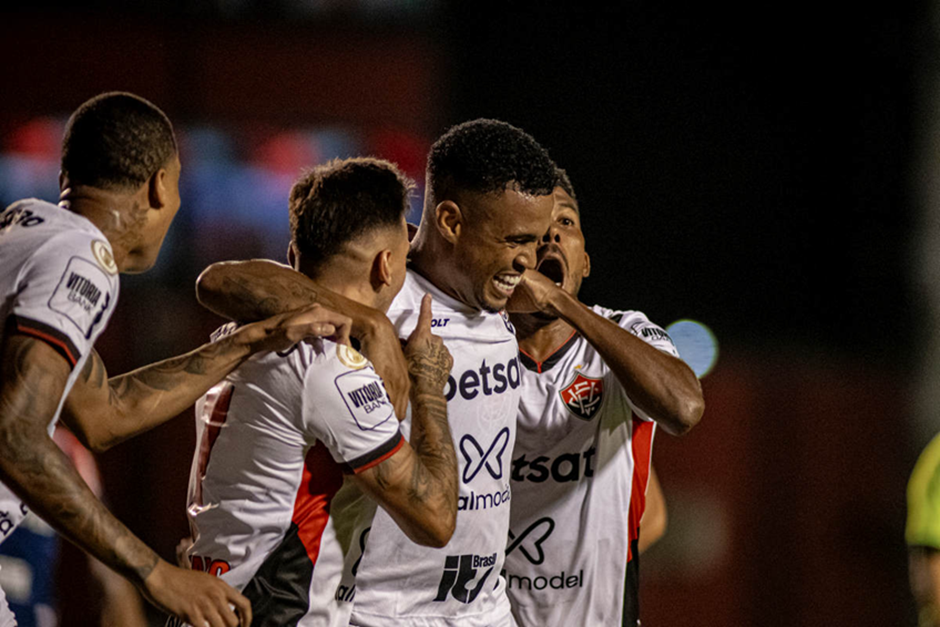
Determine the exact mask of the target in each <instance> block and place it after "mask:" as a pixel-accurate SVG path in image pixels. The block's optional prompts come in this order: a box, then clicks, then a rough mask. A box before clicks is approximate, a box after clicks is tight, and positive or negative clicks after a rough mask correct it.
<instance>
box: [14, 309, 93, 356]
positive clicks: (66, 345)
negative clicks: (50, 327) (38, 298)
mask: <svg viewBox="0 0 940 627" xmlns="http://www.w3.org/2000/svg"><path fill="white" fill-rule="evenodd" d="M16 330H17V331H18V332H20V333H22V334H24V335H31V336H33V337H35V338H37V339H40V340H42V341H44V342H46V343H47V344H49V345H51V346H52V348H54V349H55V350H56V352H57V353H59V354H60V355H62V356H63V357H65V360H66V361H68V362H69V365H70V366H71V367H72V368H74V367H75V364H77V363H78V355H77V353H76V352H75V347H74V346H72V343H71V342H69V341H68V340H66V339H62V338H59V337H56V336H54V335H53V334H52V333H49V332H47V331H44V330H40V329H37V328H35V327H32V326H27V325H25V324H23V319H22V318H18V319H17V321H16Z"/></svg>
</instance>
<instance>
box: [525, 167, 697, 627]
mask: <svg viewBox="0 0 940 627" xmlns="http://www.w3.org/2000/svg"><path fill="white" fill-rule="evenodd" d="M554 198H555V205H554V209H553V211H552V223H551V227H550V228H549V229H548V230H547V232H546V233H545V236H544V237H543V238H542V240H541V243H540V246H539V250H538V268H537V271H528V272H526V273H525V276H524V278H523V281H522V283H520V285H519V287H517V288H516V292H515V294H514V295H513V298H512V300H511V301H510V304H509V309H510V311H512V312H514V313H513V314H512V315H511V320H512V323H513V325H514V326H515V327H516V334H517V337H518V338H519V354H520V360H521V362H522V364H523V375H522V401H521V403H520V406H519V415H518V423H517V431H518V434H517V438H516V447H515V449H514V451H513V461H512V509H511V521H512V522H511V531H510V535H509V545H508V547H507V549H506V553H507V555H506V577H507V586H508V592H509V598H510V600H511V601H512V608H513V615H514V616H515V619H516V621H517V623H518V624H519V626H520V627H555V626H558V627H562V626H567V625H614V624H622V625H625V626H627V625H629V626H630V627H635V626H636V625H637V624H638V607H637V591H638V588H637V561H638V560H637V557H638V546H637V536H638V532H639V526H640V518H641V516H642V515H643V509H644V498H645V494H646V488H647V480H648V477H649V472H650V453H651V447H652V443H653V433H654V431H655V429H656V426H657V425H661V426H662V427H663V428H664V429H665V430H666V431H667V432H669V433H671V434H675V435H678V434H682V433H685V432H686V431H688V430H689V429H691V428H692V426H694V425H695V424H696V423H697V422H698V421H699V419H700V418H701V415H702V412H703V410H704V403H703V400H702V393H701V389H700V386H699V382H698V380H697V379H696V377H695V375H694V374H693V372H692V370H691V369H690V368H689V367H688V366H686V365H685V363H683V362H682V361H680V360H679V359H678V353H677V352H676V349H675V346H673V344H672V341H671V340H670V339H669V337H668V336H667V335H666V332H665V331H663V329H661V328H660V327H658V326H656V325H655V324H653V323H652V322H650V321H649V320H648V319H647V317H646V316H645V315H643V314H642V313H640V312H637V311H615V310H611V309H606V308H603V307H600V306H594V307H587V306H585V305H583V304H582V303H581V302H580V301H578V299H577V295H578V291H579V290H580V288H581V282H582V280H583V279H584V278H586V277H587V276H588V275H589V274H590V269H591V264H590V258H589V256H588V254H587V252H585V247H584V235H583V234H582V232H581V214H580V210H579V208H578V203H577V200H576V198H575V195H574V190H573V189H572V187H571V183H570V181H569V180H568V177H567V175H565V173H564V172H563V171H561V170H559V184H558V187H556V188H555V190H554Z"/></svg>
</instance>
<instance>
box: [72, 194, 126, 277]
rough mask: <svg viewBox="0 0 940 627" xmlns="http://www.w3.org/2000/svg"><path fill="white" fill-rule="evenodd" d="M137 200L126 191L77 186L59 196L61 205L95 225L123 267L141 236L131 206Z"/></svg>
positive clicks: (115, 260) (115, 259)
mask: <svg viewBox="0 0 940 627" xmlns="http://www.w3.org/2000/svg"><path fill="white" fill-rule="evenodd" d="M135 202H136V199H135V198H133V197H131V196H128V195H127V194H123V193H116V192H109V191H106V190H102V189H98V188H94V187H88V186H83V185H78V186H74V187H67V188H65V189H64V190H62V192H61V194H60V195H59V206H60V207H62V208H64V209H67V210H69V211H71V212H72V213H75V214H77V215H80V216H82V217H83V218H85V219H86V220H88V221H89V222H91V223H92V224H94V225H95V226H96V227H98V230H99V231H101V233H102V234H103V235H104V236H105V238H106V239H107V240H108V243H109V244H111V251H112V253H113V254H114V262H115V263H116V264H117V267H118V268H121V269H123V268H124V264H125V262H126V260H127V257H128V253H129V251H130V250H132V249H133V248H134V246H135V245H136V241H137V239H138V233H137V225H136V223H135V220H134V219H133V218H131V217H129V216H130V215H133V214H137V213H139V211H129V210H128V206H129V205H130V204H133V203H135Z"/></svg>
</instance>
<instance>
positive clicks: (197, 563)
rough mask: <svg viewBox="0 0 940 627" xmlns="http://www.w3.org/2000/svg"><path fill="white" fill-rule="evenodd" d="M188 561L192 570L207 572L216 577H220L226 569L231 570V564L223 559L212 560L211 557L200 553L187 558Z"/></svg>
mask: <svg viewBox="0 0 940 627" xmlns="http://www.w3.org/2000/svg"><path fill="white" fill-rule="evenodd" d="M189 562H190V564H191V565H192V569H193V570H199V571H202V572H204V573H209V574H210V575H214V576H216V577H221V576H222V575H224V574H225V573H227V572H228V571H230V570H232V566H231V564H229V563H228V562H226V561H225V560H214V559H212V558H211V557H205V556H202V555H193V556H191V557H190V558H189Z"/></svg>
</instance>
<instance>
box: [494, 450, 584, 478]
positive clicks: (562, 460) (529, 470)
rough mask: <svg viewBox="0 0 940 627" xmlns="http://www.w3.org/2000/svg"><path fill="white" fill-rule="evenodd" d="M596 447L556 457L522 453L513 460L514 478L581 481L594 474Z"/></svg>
mask: <svg viewBox="0 0 940 627" xmlns="http://www.w3.org/2000/svg"><path fill="white" fill-rule="evenodd" d="M596 453H597V449H596V448H595V447H593V446H592V447H591V448H589V449H587V450H585V451H582V452H580V453H563V454H561V455H559V456H557V457H555V458H551V457H548V456H546V455H539V456H538V457H535V458H533V459H528V458H527V457H526V456H525V455H521V456H519V457H517V458H516V459H514V460H512V480H513V481H531V482H533V483H543V482H545V481H548V480H549V479H551V480H552V481H556V482H558V483H569V482H571V481H580V480H581V478H582V477H585V478H588V477H593V476H594V455H595V454H596Z"/></svg>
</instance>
